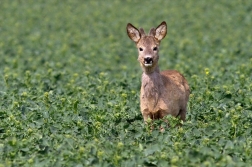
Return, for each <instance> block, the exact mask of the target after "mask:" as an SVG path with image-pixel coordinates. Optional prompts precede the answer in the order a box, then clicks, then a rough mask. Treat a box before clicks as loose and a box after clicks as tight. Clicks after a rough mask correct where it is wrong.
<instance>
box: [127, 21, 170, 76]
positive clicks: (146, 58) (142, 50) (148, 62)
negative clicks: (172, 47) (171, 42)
mask: <svg viewBox="0 0 252 167" xmlns="http://www.w3.org/2000/svg"><path fill="white" fill-rule="evenodd" d="M166 32H167V25H166V23H165V22H162V23H161V24H160V25H159V26H158V27H157V28H152V29H151V30H150V32H149V34H148V35H146V34H145V32H144V30H143V29H142V28H140V29H139V30H138V29H137V28H135V27H134V26H133V25H132V24H130V23H129V24H128V25H127V33H128V36H129V38H130V39H131V40H133V41H134V42H135V43H136V47H137V49H138V61H139V62H140V65H141V66H142V68H143V70H144V71H146V72H147V71H149V72H151V71H153V70H154V69H155V67H156V66H157V64H158V59H159V56H158V50H159V45H160V41H161V40H162V39H163V38H164V37H165V35H166Z"/></svg>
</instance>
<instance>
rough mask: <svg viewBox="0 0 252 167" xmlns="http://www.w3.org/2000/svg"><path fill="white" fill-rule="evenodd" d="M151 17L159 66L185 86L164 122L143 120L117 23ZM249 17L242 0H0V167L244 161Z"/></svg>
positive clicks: (251, 73)
mask: <svg viewBox="0 0 252 167" xmlns="http://www.w3.org/2000/svg"><path fill="white" fill-rule="evenodd" d="M162 21H166V22H167V24H168V35H167V37H166V38H165V39H164V40H163V41H162V44H161V51H160V55H161V57H160V68H161V69H176V70H178V71H180V72H181V73H183V74H184V76H185V77H186V78H187V80H188V81H189V84H190V87H191V95H190V101H189V104H188V114H187V121H186V122H185V123H184V125H183V126H182V127H181V128H178V127H173V126H174V125H175V124H176V123H177V122H178V120H176V119H175V118H172V117H167V118H166V119H168V120H169V121H170V124H171V127H169V128H166V131H165V132H164V133H161V132H160V131H159V129H158V128H157V129H154V130H153V131H150V129H149V127H148V126H147V125H144V123H143V120H142V116H141V114H140V109H139V89H140V77H141V69H140V66H139V64H138V62H137V60H136V59H137V51H136V48H135V46H134V44H133V42H132V41H130V39H129V38H128V37H127V34H126V24H127V23H128V22H130V23H132V24H133V25H135V26H136V27H140V26H142V27H143V28H145V30H146V31H148V30H149V29H150V28H151V27H153V26H157V25H158V24H160V23H161V22H162ZM251 27H252V1H249V0H236V1H230V0H220V1H215V0H200V1H197V0H190V1H185V0H181V1H172V0H167V1H162V0H150V1H133V0H127V1H120V0H115V1H112V0H111V1H81V0H73V1H70V0H65V1H57V0H50V1H45V0H37V1H33V0H26V1H22V0H21V1H7V0H2V1H1V5H0V78H1V79H0V167H3V166H7V167H8V166H36V167H40V166H76V167H82V166H211V167H212V166H236V167H238V166H244V167H245V166H246V167H247V166H251V164H252V136H251V134H252V128H251V127H252V91H251V89H252V82H251V81H252V79H251V78H252V31H251ZM155 124H157V127H158V126H160V125H163V122H162V121H156V122H155Z"/></svg>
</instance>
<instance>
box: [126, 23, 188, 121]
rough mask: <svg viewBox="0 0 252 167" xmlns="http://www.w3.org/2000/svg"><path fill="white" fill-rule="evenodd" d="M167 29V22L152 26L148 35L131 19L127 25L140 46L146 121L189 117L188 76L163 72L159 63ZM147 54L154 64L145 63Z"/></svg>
mask: <svg viewBox="0 0 252 167" xmlns="http://www.w3.org/2000/svg"><path fill="white" fill-rule="evenodd" d="M166 32H167V25H166V23H165V22H162V23H161V24H160V25H159V26H158V27H157V28H152V29H151V30H150V32H149V35H146V34H145V33H144V30H143V29H140V30H138V29H137V28H135V27H134V26H133V25H132V24H130V23H129V24H128V25H127V33H128V36H129V38H130V39H132V40H133V41H134V42H135V43H136V46H137V48H138V50H139V51H138V53H139V56H138V61H139V62H140V65H141V67H142V69H143V74H142V85H141V95H140V108H141V112H142V115H143V118H144V120H145V121H146V120H147V119H148V118H151V119H161V118H163V117H164V116H166V115H168V114H171V115H173V116H175V117H179V118H180V119H181V120H183V121H185V118H186V107H187V102H188V100H189V94H190V90H189V86H188V83H187V81H186V79H185V78H184V76H183V75H182V74H180V73H179V72H178V71H175V70H166V71H162V72H160V71H159V67H158V59H159V55H158V50H159V45H160V42H161V40H162V39H163V38H164V37H165V36H166ZM155 47H156V49H155ZM146 57H150V58H151V59H152V63H151V65H149V64H147V65H146V62H145V59H146Z"/></svg>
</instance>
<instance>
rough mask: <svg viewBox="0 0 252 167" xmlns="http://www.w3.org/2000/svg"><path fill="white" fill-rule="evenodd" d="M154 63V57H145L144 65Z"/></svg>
mask: <svg viewBox="0 0 252 167" xmlns="http://www.w3.org/2000/svg"><path fill="white" fill-rule="evenodd" d="M152 62H153V59H152V57H145V58H144V63H145V64H152Z"/></svg>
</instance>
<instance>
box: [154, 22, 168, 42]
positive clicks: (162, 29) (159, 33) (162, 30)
mask: <svg viewBox="0 0 252 167" xmlns="http://www.w3.org/2000/svg"><path fill="white" fill-rule="evenodd" d="M166 33H167V25H166V22H165V21H163V22H162V23H161V24H160V25H159V26H158V27H157V28H156V33H155V36H154V37H155V38H156V39H157V40H159V41H161V40H162V39H163V38H164V37H165V36H166Z"/></svg>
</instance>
